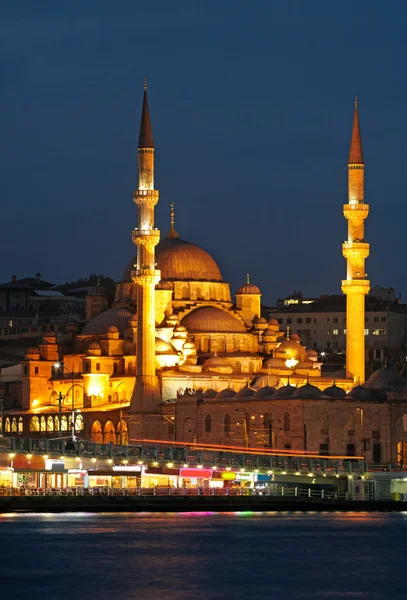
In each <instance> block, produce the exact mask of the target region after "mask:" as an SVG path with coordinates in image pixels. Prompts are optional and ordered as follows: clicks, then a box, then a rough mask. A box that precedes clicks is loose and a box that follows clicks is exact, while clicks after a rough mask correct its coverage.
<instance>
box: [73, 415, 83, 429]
mask: <svg viewBox="0 0 407 600" xmlns="http://www.w3.org/2000/svg"><path fill="white" fill-rule="evenodd" d="M83 427H84V423H83V417H82V415H76V419H75V431H83Z"/></svg>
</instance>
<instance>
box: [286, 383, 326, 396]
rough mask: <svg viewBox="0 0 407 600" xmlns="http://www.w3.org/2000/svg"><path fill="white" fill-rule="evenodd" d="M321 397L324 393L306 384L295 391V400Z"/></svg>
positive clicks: (314, 386)
mask: <svg viewBox="0 0 407 600" xmlns="http://www.w3.org/2000/svg"><path fill="white" fill-rule="evenodd" d="M321 395H322V392H321V390H320V389H319V388H317V386H316V385H312V384H311V383H306V384H305V385H302V386H301V387H299V388H297V389H296V390H295V392H294V393H293V398H319V397H320V396H321Z"/></svg>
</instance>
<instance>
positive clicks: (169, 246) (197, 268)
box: [123, 237, 223, 282]
mask: <svg viewBox="0 0 407 600" xmlns="http://www.w3.org/2000/svg"><path fill="white" fill-rule="evenodd" d="M155 259H156V261H157V269H159V270H160V271H161V279H162V280H163V279H164V280H168V281H219V282H222V281H223V279H222V275H221V272H220V270H219V267H218V265H217V264H216V262H215V261H214V260H213V258H212V256H211V255H210V254H208V252H206V250H204V249H203V248H200V247H199V246H196V245H195V244H190V243H189V242H186V241H185V240H181V239H179V238H175V237H174V238H164V239H163V240H161V241H160V242H159V243H158V245H157V246H156V249H155ZM136 260H137V259H136V258H134V259H133V260H132V261H131V262H130V263H129V264H128V265H127V267H126V270H125V272H124V277H123V281H131V271H132V270H133V269H134V265H135V264H136Z"/></svg>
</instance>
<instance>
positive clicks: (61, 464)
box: [45, 458, 65, 473]
mask: <svg viewBox="0 0 407 600" xmlns="http://www.w3.org/2000/svg"><path fill="white" fill-rule="evenodd" d="M45 470H46V471H56V472H57V473H63V472H64V470H65V461H64V460H54V459H53V458H46V459H45Z"/></svg>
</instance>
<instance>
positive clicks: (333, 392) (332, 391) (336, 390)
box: [322, 383, 346, 398]
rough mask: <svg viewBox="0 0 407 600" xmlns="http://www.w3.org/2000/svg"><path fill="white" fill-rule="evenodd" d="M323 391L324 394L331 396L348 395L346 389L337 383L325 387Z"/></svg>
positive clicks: (340, 396) (341, 396)
mask: <svg viewBox="0 0 407 600" xmlns="http://www.w3.org/2000/svg"><path fill="white" fill-rule="evenodd" d="M322 393H323V395H324V396H328V397H329V398H345V396H346V392H345V390H344V389H342V388H340V387H338V386H337V385H336V383H334V384H333V385H331V386H330V387H327V388H325V389H324V391H323V392H322Z"/></svg>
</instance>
